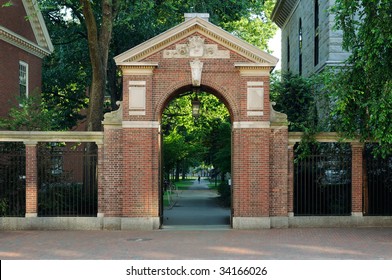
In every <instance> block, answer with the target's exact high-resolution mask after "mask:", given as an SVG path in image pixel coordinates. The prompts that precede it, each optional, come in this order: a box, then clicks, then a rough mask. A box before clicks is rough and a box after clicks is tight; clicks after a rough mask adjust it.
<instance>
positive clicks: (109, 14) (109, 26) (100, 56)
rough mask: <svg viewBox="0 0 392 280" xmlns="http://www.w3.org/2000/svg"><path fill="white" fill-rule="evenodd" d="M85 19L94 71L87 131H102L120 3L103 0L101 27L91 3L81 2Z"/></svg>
mask: <svg viewBox="0 0 392 280" xmlns="http://www.w3.org/2000/svg"><path fill="white" fill-rule="evenodd" d="M80 4H81V5H82V8H83V15H84V18H85V23H86V28H87V37H88V48H89V54H90V61H91V69H92V82H91V87H90V103H89V108H88V114H87V130H88V131H100V130H102V125H101V122H102V118H103V101H104V95H105V85H106V78H107V65H108V56H109V46H110V41H111V38H112V31H113V20H114V17H115V16H116V14H117V10H118V5H119V1H117V0H102V22H101V24H100V25H99V26H100V30H99V29H98V24H97V21H96V18H95V16H94V12H93V8H92V6H91V1H89V0H80Z"/></svg>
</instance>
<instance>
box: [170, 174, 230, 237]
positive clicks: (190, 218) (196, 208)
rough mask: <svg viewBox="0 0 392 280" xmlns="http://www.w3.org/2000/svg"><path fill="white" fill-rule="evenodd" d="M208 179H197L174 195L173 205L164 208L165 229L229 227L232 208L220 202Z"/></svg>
mask: <svg viewBox="0 0 392 280" xmlns="http://www.w3.org/2000/svg"><path fill="white" fill-rule="evenodd" d="M207 183H208V181H207V180H203V179H202V180H201V181H200V183H199V182H198V181H197V180H195V181H194V182H193V184H192V185H191V186H190V187H189V189H188V190H183V191H180V192H179V193H178V196H174V199H175V200H176V202H175V204H174V206H173V207H170V208H167V209H165V210H164V218H163V227H162V228H163V229H176V230H180V229H182V230H184V229H188V230H189V229H194V230H203V229H208V230H211V229H229V228H230V208H222V207H220V206H219V204H218V194H217V193H216V191H213V190H210V189H209V188H208V186H207Z"/></svg>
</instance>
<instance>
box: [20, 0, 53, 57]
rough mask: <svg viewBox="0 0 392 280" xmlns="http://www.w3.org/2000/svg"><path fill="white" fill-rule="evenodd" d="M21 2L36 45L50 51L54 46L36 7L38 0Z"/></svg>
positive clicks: (23, 0)
mask: <svg viewBox="0 0 392 280" xmlns="http://www.w3.org/2000/svg"><path fill="white" fill-rule="evenodd" d="M22 3H23V6H24V8H25V11H26V14H27V17H28V19H29V22H30V24H31V28H32V29H33V32H34V35H35V38H36V40H37V43H38V45H39V46H40V47H41V48H43V49H46V50H47V51H48V53H52V52H53V50H54V47H53V44H52V41H51V39H50V36H49V32H48V29H47V28H46V24H45V21H44V18H43V16H42V14H41V11H40V9H39V7H38V2H37V1H32V0H22Z"/></svg>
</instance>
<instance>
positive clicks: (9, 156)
mask: <svg viewBox="0 0 392 280" xmlns="http://www.w3.org/2000/svg"><path fill="white" fill-rule="evenodd" d="M25 175H26V154H25V147H24V145H23V144H21V143H15V142H13V143H11V142H3V143H0V217H24V215H25V209H26V176H25Z"/></svg>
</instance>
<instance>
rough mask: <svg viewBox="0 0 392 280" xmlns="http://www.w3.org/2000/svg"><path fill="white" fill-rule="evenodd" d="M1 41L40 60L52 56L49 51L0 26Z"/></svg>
mask: <svg viewBox="0 0 392 280" xmlns="http://www.w3.org/2000/svg"><path fill="white" fill-rule="evenodd" d="M0 39H1V40H3V41H5V42H7V43H9V44H11V45H14V46H15V47H18V48H20V49H22V50H24V51H26V52H28V53H31V54H33V55H35V56H37V57H39V58H43V57H45V56H47V55H50V54H51V52H50V51H49V50H48V49H45V48H43V47H41V46H39V45H37V44H36V43H34V42H31V41H29V40H27V39H26V38H24V37H22V36H20V35H18V34H16V33H14V32H12V31H11V30H9V29H7V28H5V27H3V26H0Z"/></svg>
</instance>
